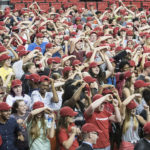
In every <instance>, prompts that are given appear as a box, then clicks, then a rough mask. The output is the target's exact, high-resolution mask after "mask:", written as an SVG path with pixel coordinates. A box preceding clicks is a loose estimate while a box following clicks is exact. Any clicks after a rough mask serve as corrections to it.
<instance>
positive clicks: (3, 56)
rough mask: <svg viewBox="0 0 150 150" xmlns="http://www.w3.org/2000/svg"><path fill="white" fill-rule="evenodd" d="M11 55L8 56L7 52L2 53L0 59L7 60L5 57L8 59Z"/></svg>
mask: <svg viewBox="0 0 150 150" xmlns="http://www.w3.org/2000/svg"><path fill="white" fill-rule="evenodd" d="M10 58H11V57H10V56H8V55H7V54H3V55H1V56H0V61H3V60H7V59H10Z"/></svg>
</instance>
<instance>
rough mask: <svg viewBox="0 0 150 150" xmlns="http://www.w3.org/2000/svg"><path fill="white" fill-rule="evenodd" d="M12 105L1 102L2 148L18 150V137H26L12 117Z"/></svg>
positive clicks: (22, 138)
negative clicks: (16, 143)
mask: <svg viewBox="0 0 150 150" xmlns="http://www.w3.org/2000/svg"><path fill="white" fill-rule="evenodd" d="M10 115H11V107H10V106H9V105H8V104H7V103H5V102H1V103H0V139H1V143H2V144H1V145H0V150H18V149H17V147H16V145H15V142H16V140H17V138H18V139H19V140H21V141H24V137H23V135H22V133H21V130H20V129H19V125H18V124H17V122H16V120H15V119H14V118H10Z"/></svg>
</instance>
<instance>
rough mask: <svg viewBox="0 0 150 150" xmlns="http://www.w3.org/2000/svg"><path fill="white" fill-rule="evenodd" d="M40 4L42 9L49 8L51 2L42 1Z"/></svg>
mask: <svg viewBox="0 0 150 150" xmlns="http://www.w3.org/2000/svg"><path fill="white" fill-rule="evenodd" d="M39 6H40V8H41V9H42V10H48V9H49V3H40V4H39Z"/></svg>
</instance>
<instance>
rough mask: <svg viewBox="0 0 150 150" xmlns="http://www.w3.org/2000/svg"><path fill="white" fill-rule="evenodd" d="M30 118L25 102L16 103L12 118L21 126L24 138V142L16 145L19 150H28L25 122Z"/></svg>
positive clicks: (13, 107) (18, 142) (18, 101)
mask: <svg viewBox="0 0 150 150" xmlns="http://www.w3.org/2000/svg"><path fill="white" fill-rule="evenodd" d="M27 116H28V112H27V106H26V104H25V102H24V100H17V101H15V102H14V104H13V106H12V117H13V118H15V119H16V121H17V123H18V124H19V125H20V129H21V132H22V134H23V137H24V141H23V142H21V141H17V142H16V145H17V147H18V149H19V150H28V149H29V146H28V135H27V129H26V127H25V126H24V124H23V122H24V120H25V119H26V117H27Z"/></svg>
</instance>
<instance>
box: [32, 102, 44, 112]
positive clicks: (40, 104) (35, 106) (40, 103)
mask: <svg viewBox="0 0 150 150" xmlns="http://www.w3.org/2000/svg"><path fill="white" fill-rule="evenodd" d="M42 107H44V103H43V102H41V101H37V102H35V103H34V104H33V106H32V109H33V110H34V109H38V108H42Z"/></svg>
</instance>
